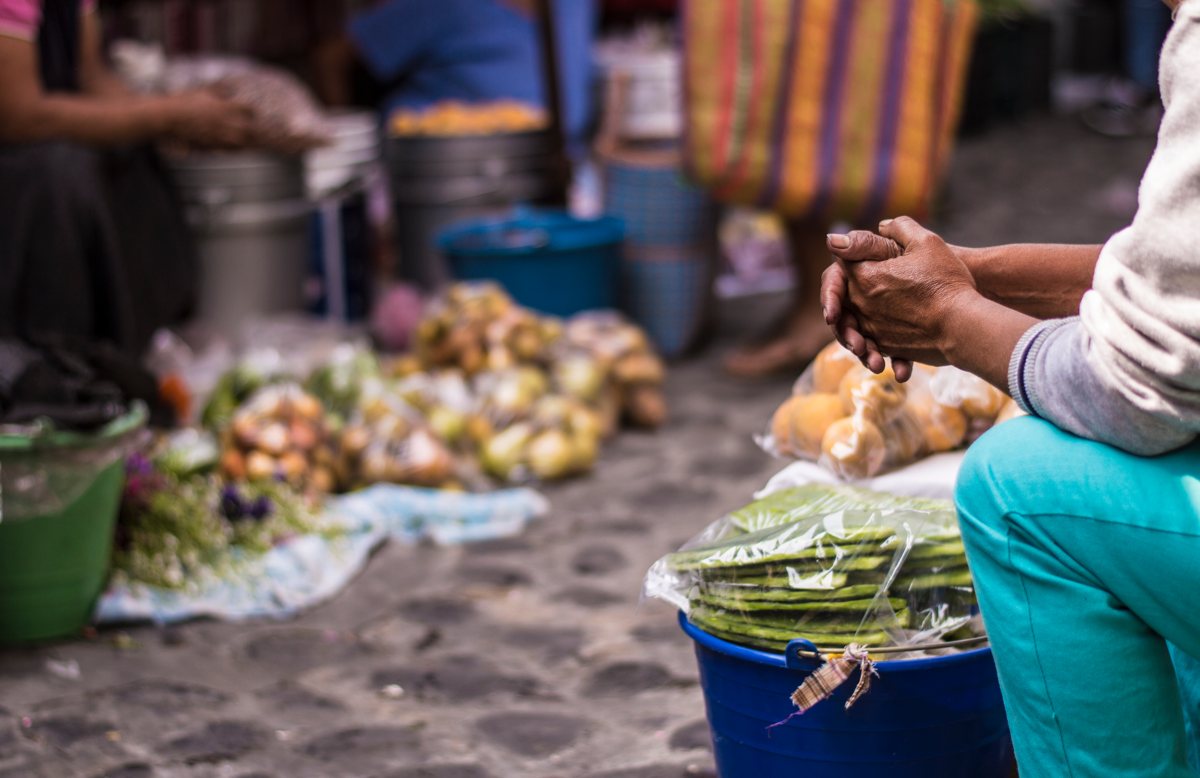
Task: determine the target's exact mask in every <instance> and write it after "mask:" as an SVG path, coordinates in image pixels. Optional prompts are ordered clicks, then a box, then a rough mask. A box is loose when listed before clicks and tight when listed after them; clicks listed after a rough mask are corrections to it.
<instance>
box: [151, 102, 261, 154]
mask: <svg viewBox="0 0 1200 778" xmlns="http://www.w3.org/2000/svg"><path fill="white" fill-rule="evenodd" d="M170 106H171V107H170V116H169V120H168V134H169V135H170V136H171V137H172V138H173V139H175V140H177V141H182V142H183V143H186V144H188V145H190V146H197V147H200V148H204V149H241V148H245V147H246V146H248V145H250V144H251V143H252V142H253V141H254V124H253V118H254V117H253V112H252V111H251V110H250V109H249V108H247V107H246V106H244V105H240V104H238V103H235V102H233V101H232V100H229V99H226V98H224V97H221V96H220V95H218V94H216V93H215V92H213V91H212V90H210V89H196V90H193V91H190V92H183V93H182V94H179V95H176V96H175V97H174V98H172V102H171V104H170Z"/></svg>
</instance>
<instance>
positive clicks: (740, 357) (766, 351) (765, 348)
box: [725, 306, 833, 378]
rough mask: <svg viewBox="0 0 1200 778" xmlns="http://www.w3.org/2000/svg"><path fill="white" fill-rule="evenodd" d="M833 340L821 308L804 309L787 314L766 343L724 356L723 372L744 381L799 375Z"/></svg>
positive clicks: (809, 307) (749, 346)
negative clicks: (787, 374)
mask: <svg viewBox="0 0 1200 778" xmlns="http://www.w3.org/2000/svg"><path fill="white" fill-rule="evenodd" d="M832 339H833V336H832V335H831V334H830V332H829V327H828V326H827V325H826V324H825V319H824V317H823V316H822V314H821V309H820V308H819V307H816V306H805V307H804V308H802V309H799V310H796V311H794V312H792V313H790V314H789V315H788V317H787V319H786V321H785V322H784V323H783V326H782V327H779V328H777V331H776V333H775V334H774V335H772V336H771V337H770V338H768V339H767V340H765V341H762V342H760V343H755V344H751V345H747V346H743V347H741V348H739V349H737V350H736V351H734V352H733V353H732V354H730V355H729V356H728V357H726V359H725V370H726V372H728V373H730V374H732V375H736V376H741V377H743V378H758V377H762V376H767V375H773V374H776V373H784V372H790V373H799V372H800V371H801V370H803V369H804V368H805V367H806V366H807V365H808V363H809V362H811V361H812V359H813V357H815V356H816V355H817V352H818V351H820V350H821V349H822V348H824V347H825V345H826V344H827V343H829V341H831V340H832Z"/></svg>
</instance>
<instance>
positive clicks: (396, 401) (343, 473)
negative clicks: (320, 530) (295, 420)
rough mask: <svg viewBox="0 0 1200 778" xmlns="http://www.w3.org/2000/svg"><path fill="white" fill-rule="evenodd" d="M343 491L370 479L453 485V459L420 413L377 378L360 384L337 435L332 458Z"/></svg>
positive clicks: (395, 482)
mask: <svg viewBox="0 0 1200 778" xmlns="http://www.w3.org/2000/svg"><path fill="white" fill-rule="evenodd" d="M334 467H335V473H336V475H337V482H338V485H339V486H340V488H341V489H342V490H343V491H350V490H353V489H358V488H361V487H364V486H368V485H370V484H375V483H393V484H407V485H410V486H431V487H445V486H451V485H454V482H456V479H457V476H458V461H457V460H456V458H455V456H454V454H453V453H452V452H451V451H450V448H449V446H447V445H446V443H445V441H443V440H442V439H441V437H439V436H438V435H437V434H436V433H435V432H434V431H433V430H432V429H430V427H429V425H428V424H427V423H426V421H425V419H424V418H423V417H422V416H421V414H420V413H419V412H418V411H417V410H416V409H415V408H413V407H412V406H411V405H409V404H408V403H406V402H405V401H404V400H403V399H401V397H400V396H399V395H397V394H396V393H395V392H393V391H391V390H389V389H388V388H387V387H386V386H385V385H384V384H382V383H380V382H372V383H370V384H368V385H367V386H366V387H364V390H363V392H362V396H361V398H360V400H359V403H358V407H357V410H356V411H355V412H354V414H353V415H352V416H351V417H350V419H349V420H348V422H347V423H346V425H345V427H344V428H343V429H342V430H341V433H340V434H339V436H338V445H337V458H336V461H335V466H334Z"/></svg>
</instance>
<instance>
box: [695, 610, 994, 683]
mask: <svg viewBox="0 0 1200 778" xmlns="http://www.w3.org/2000/svg"><path fill="white" fill-rule="evenodd" d="M678 619H679V626H680V628H681V629H682V630H683V631H684V634H686V635H687V636H688V637H690V638H691V639H692V640H693V641H695V642H696V643H698V644H699V645H702V646H704V647H705V648H707V649H709V650H711V651H716V652H717V653H719V654H725V655H726V656H729V657H732V658H734V659H741V660H743V661H746V662H753V663H754V664H760V665H768V666H770V667H780V668H783V669H785V670H789V669H797V670H798V671H800V672H804V670H803V669H799V668H792V667H789V666H788V663H787V657H785V656H784V655H783V654H776V653H774V652H772V651H762V650H760V649H757V648H747V647H746V646H739V645H737V644H736V643H730V642H729V641H728V640H724V639H722V638H719V637H716V636H715V635H710V634H708V633H707V632H705V631H704V630H702V629H700V628H699V627H697V626H696V625H695V624H692V623H691V622H690V621H688V618H687V614H686V613H684V612H683V611H679V614H678ZM796 637H802V636H801V635H797V636H796ZM991 653H992V648H991V646H983V647H981V648H973V649H970V650H968V651H960V652H958V653H957V654H947V655H945V656H931V657H925V658H923V659H881V660H879V661H877V662H875V666H876V667H878V668H879V669H880V670H886V671H888V672H889V673H893V672H900V673H903V672H915V671H918V670H930V669H932V668H933V667H935V666H936V667H939V668H945V667H947V666H949V665H955V664H962V663H965V662H972V661H974V660H976V659H980V658H982V657H984V656H987V655H990V654H991Z"/></svg>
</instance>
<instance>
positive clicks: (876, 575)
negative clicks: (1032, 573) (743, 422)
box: [647, 484, 975, 651]
mask: <svg viewBox="0 0 1200 778" xmlns="http://www.w3.org/2000/svg"><path fill="white" fill-rule="evenodd" d="M647 591H648V593H650V594H651V595H654V596H660V597H661V596H663V595H664V594H667V596H666V597H664V598H665V599H668V600H670V601H672V602H674V603H675V604H677V605H679V606H680V607H683V608H685V609H686V610H687V612H688V617H689V619H690V620H691V621H692V623H693V624H695V625H696V626H698V627H700V628H702V629H704V630H705V631H707V632H709V633H711V634H713V635H716V636H717V637H721V638H724V639H726V640H729V641H732V642H735V643H740V644H743V645H747V646H753V647H756V648H763V649H767V650H772V651H782V650H783V648H784V647H785V646H786V645H787V643H788V641H789V640H792V639H794V638H805V639H807V640H810V641H812V642H813V643H815V644H817V645H818V646H821V647H840V646H845V645H847V644H849V643H859V644H862V645H867V646H887V645H905V644H909V643H912V642H919V641H928V640H936V639H937V638H939V637H942V636H944V635H945V634H947V633H949V632H951V631H952V630H955V629H957V628H958V627H960V626H962V625H963V624H965V623H966V621H967V620H968V619H969V618H970V616H971V614H972V612H973V607H974V604H975V596H974V589H973V588H972V585H971V575H970V571H969V570H968V569H967V562H966V556H965V553H964V548H963V544H962V538H961V536H960V535H959V531H958V527H957V524H956V521H955V515H954V509H953V506H952V505H951V504H950V503H948V502H945V501H941V500H926V499H918V498H909V497H899V496H895V495H889V494H882V493H877V492H871V491H867V490H865V489H859V488H855V487H850V486H844V485H817V484H813V485H808V486H802V487H796V488H793V489H786V490H784V491H781V492H777V493H775V494H772V495H770V496H768V497H766V498H764V499H761V500H758V501H756V502H754V503H751V504H750V505H747V506H746V507H744V508H742V509H741V510H738V511H735V512H733V513H732V514H730V515H729V516H727V517H725V518H724V519H721V520H720V521H718V522H717V523H715V524H713V525H711V526H710V527H709V528H708V529H707V530H706V531H705V533H703V534H702V535H701V536H700V537H699V538H697V540H696V541H694V542H693V543H690V544H688V546H685V548H684V549H683V550H681V551H677V552H675V553H673V554H670V555H668V556H666V557H664V558H663V559H662V560H660V561H659V562H658V563H657V564H656V565H655V566H654V567H653V568H651V571H650V574H649V576H648V579H647Z"/></svg>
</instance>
